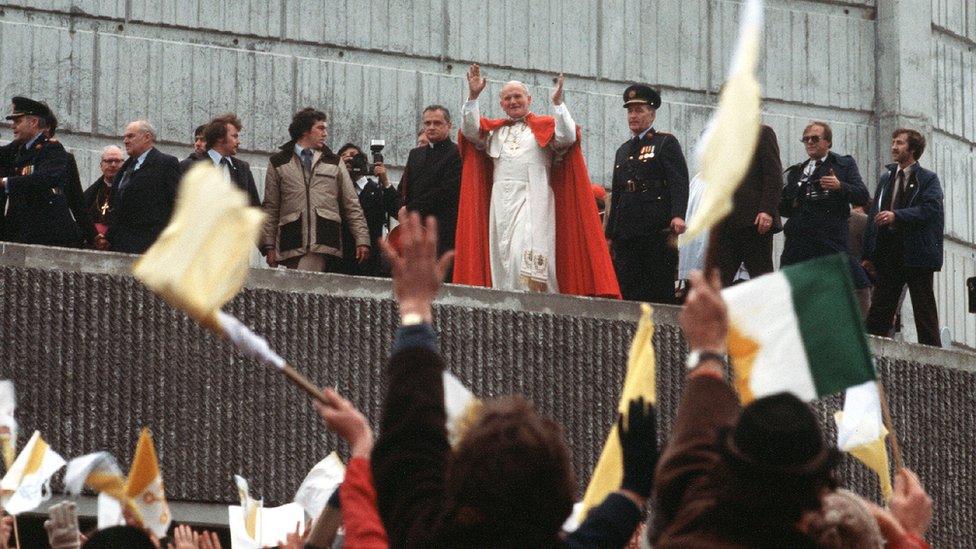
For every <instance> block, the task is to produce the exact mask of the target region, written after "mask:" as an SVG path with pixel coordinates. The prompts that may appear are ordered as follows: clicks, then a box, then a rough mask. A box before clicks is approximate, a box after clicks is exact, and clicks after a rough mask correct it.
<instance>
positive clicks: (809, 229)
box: [779, 122, 869, 287]
mask: <svg viewBox="0 0 976 549" xmlns="http://www.w3.org/2000/svg"><path fill="white" fill-rule="evenodd" d="M832 139H833V132H832V131H831V129H830V125H828V124H827V123H826V122H811V123H810V124H809V125H807V127H806V128H805V129H804V130H803V139H802V141H803V144H804V146H805V147H806V152H807V156H808V158H807V159H806V160H804V161H803V162H800V163H798V164H794V165H792V166H790V167H789V168H787V169H786V186H785V187H783V194H782V198H781V199H780V204H779V211H780V214H781V215H783V216H785V217H789V220H788V221H787V222H786V225H785V226H784V227H783V234H784V235H785V236H786V241H785V243H784V246H783V255H782V256H781V257H780V265H781V266H786V265H792V264H794V263H799V262H801V261H806V260H808V259H813V258H815V257H820V256H824V255H830V254H835V253H838V252H844V253H848V251H849V250H848V222H847V219H848V218H849V217H850V215H851V206H852V205H854V206H863V205H865V204H867V203H868V200H869V195H868V189H867V187H866V186H865V185H864V182H863V181H862V180H861V174H860V172H858V169H857V162H855V161H854V158H852V157H851V156H850V155H840V154H837V153H835V152H833V151H831V150H830V149H831V147H832V145H833V142H832ZM851 272H852V275H853V276H854V282H855V286H857V287H861V286H863V285H864V284H869V282H868V281H867V276H866V274H865V273H864V270H863V269H862V268H861V267H860V265H858V264H856V263H855V262H853V261H852V262H851Z"/></svg>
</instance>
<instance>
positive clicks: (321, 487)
mask: <svg viewBox="0 0 976 549" xmlns="http://www.w3.org/2000/svg"><path fill="white" fill-rule="evenodd" d="M345 478H346V466H345V464H343V463H342V459H340V458H339V454H337V453H335V452H332V453H330V454H329V455H327V456H325V459H323V460H322V461H320V462H318V463H316V464H315V467H312V470H311V471H309V472H308V474H307V475H305V480H303V481H302V484H301V486H299V487H298V490H297V491H296V492H295V499H294V501H295V503H297V504H299V505H301V506H302V509H305V514H306V515H308V516H309V517H310V518H311V519H312V520H314V519H316V518H318V516H319V515H321V514H322V510H323V509H325V506H326V505H328V503H329V498H330V497H332V494H333V493H334V492H335V491H336V490H338V489H339V485H340V484H342V481H343V480H344V479H345ZM241 505H242V506H243V505H244V504H243V503H242V504H241Z"/></svg>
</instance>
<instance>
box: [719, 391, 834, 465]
mask: <svg viewBox="0 0 976 549" xmlns="http://www.w3.org/2000/svg"><path fill="white" fill-rule="evenodd" d="M724 438H725V439H724V441H723V443H722V444H723V452H722V453H723V454H724V456H725V458H726V459H727V460H729V461H730V462H732V464H733V465H739V466H745V467H747V468H749V469H752V470H762V471H767V472H769V473H779V474H782V475H813V474H819V473H824V472H826V471H828V470H830V469H832V468H833V467H834V466H835V465H836V464H837V462H838V461H839V458H840V454H839V452H838V451H837V450H836V449H835V448H833V447H832V446H828V445H827V444H825V443H824V439H823V433H822V432H821V430H820V424H819V423H818V421H817V417H816V416H815V415H814V413H813V410H811V409H810V407H809V406H807V404H806V403H804V402H803V401H801V400H800V399H798V398H797V397H796V396H794V395H792V394H790V393H777V394H775V395H770V396H767V397H763V398H760V399H758V400H756V401H754V402H753V403H751V404H749V405H748V406H746V407H745V408H744V409H743V410H742V414H741V415H740V416H739V423H738V424H737V425H736V426H735V428H734V429H732V430H731V431H730V432H728V433H727V434H726V435H725V437H724Z"/></svg>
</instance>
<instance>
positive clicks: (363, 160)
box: [349, 139, 386, 179]
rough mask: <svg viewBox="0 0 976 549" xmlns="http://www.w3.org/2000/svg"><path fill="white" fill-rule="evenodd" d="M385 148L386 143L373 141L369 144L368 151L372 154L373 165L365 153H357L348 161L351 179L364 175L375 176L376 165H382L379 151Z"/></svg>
mask: <svg viewBox="0 0 976 549" xmlns="http://www.w3.org/2000/svg"><path fill="white" fill-rule="evenodd" d="M385 146H386V141H383V140H382V139H373V140H371V141H370V142H369V150H370V152H371V153H373V163H372V164H371V163H370V162H369V158H367V157H366V153H359V154H357V155H356V156H354V157H352V160H350V161H349V172H350V175H351V176H352V177H353V179H358V178H359V177H362V176H364V175H376V165H377V164H382V163H383V154H382V153H381V151H382V150H383V147H385Z"/></svg>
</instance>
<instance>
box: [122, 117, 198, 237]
mask: <svg viewBox="0 0 976 549" xmlns="http://www.w3.org/2000/svg"><path fill="white" fill-rule="evenodd" d="M122 139H123V143H124V144H125V152H126V154H128V155H129V158H128V159H126V161H125V163H124V164H122V168H121V169H120V170H119V173H120V175H119V176H118V177H119V182H118V186H117V188H116V190H115V192H114V193H112V197H111V199H110V202H109V218H108V223H109V229H108V234H107V235H106V236H105V238H106V239H107V240H108V247H109V249H110V250H112V251H116V252H125V253H130V254H141V253H143V252H145V251H146V250H147V249H149V247H150V246H152V244H153V242H155V241H156V238H157V237H159V233H161V232H163V229H164V228H166V224H167V223H169V218H170V216H171V215H172V213H173V204H174V202H175V200H176V189H177V186H178V185H179V182H180V164H179V162H178V161H177V160H176V157H174V156H170V155H168V154H165V153H163V152H162V151H160V150H159V149H157V148H156V130H155V128H153V126H152V124H150V123H149V122H148V121H146V120H136V121H134V122H131V123H130V124H129V125H128V126H126V127H125V134H124V135H123V138H122Z"/></svg>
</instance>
